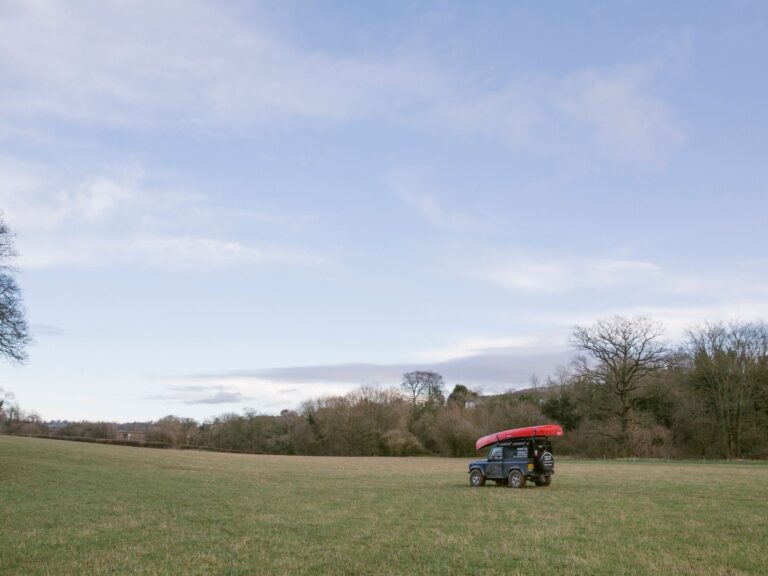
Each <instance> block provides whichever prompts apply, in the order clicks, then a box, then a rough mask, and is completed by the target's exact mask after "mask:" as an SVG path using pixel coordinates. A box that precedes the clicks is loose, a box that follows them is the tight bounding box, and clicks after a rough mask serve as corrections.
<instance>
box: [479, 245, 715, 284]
mask: <svg viewBox="0 0 768 576" xmlns="http://www.w3.org/2000/svg"><path fill="white" fill-rule="evenodd" d="M472 274H474V275H476V276H478V277H480V278H483V279H485V280H488V281H490V282H492V283H494V284H497V285H499V286H502V287H504V288H508V289H510V290H513V291H519V292H537V293H549V294H557V293H567V292H574V291H578V290H609V289H615V288H618V287H625V288H630V287H643V288H644V289H647V290H648V291H649V292H651V293H662V292H663V293H672V294H684V293H690V292H695V291H701V290H704V289H709V288H711V287H712V286H713V285H714V284H713V283H712V280H708V279H706V278H704V277H700V276H693V275H688V274H685V273H683V272H678V271H670V270H667V269H665V268H664V267H663V266H661V265H659V264H657V263H655V262H650V261H647V260H634V259H627V258H609V257H605V258H600V257H581V258H576V257H575V258H568V259H562V258H552V257H547V256H541V255H540V256H538V257H536V256H533V255H531V254H521V253H510V254H509V255H507V256H495V257H493V258H491V259H490V261H488V262H486V263H485V264H481V265H480V266H479V267H478V266H475V268H474V272H472Z"/></svg>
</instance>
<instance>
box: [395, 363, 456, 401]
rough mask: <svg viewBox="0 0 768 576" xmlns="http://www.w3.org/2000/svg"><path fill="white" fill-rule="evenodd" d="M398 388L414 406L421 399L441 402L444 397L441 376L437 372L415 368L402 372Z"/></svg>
mask: <svg viewBox="0 0 768 576" xmlns="http://www.w3.org/2000/svg"><path fill="white" fill-rule="evenodd" d="M400 389H401V390H402V391H403V392H405V394H406V395H407V396H408V399H409V400H410V401H411V402H412V403H413V405H414V406H415V405H416V404H417V403H418V402H419V401H421V400H424V399H426V400H434V401H438V402H440V403H442V401H441V400H442V399H444V398H445V390H444V386H443V377H442V376H441V375H440V374H438V373H437V372H429V371H425V370H415V371H413V372H406V373H405V374H403V381H402V383H401V384H400Z"/></svg>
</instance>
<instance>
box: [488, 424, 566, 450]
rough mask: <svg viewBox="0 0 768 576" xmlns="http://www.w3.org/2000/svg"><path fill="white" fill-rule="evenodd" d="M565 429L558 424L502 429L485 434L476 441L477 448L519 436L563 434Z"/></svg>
mask: <svg viewBox="0 0 768 576" xmlns="http://www.w3.org/2000/svg"><path fill="white" fill-rule="evenodd" d="M562 435H563V429H562V428H561V427H560V426H558V425H557V424H544V425H542V426H527V427H526V428H512V429H511V430H502V431H501V432H496V433H495V434H489V435H488V436H483V437H482V438H480V439H478V441H477V442H475V449H476V450H482V449H483V448H485V447H486V446H490V445H491V444H496V443H497V442H506V441H509V440H515V439H518V438H532V437H535V436H562Z"/></svg>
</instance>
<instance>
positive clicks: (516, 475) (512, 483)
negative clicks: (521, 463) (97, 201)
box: [509, 470, 525, 488]
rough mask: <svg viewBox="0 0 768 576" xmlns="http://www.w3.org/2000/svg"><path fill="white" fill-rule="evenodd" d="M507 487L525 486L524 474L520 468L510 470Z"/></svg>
mask: <svg viewBox="0 0 768 576" xmlns="http://www.w3.org/2000/svg"><path fill="white" fill-rule="evenodd" d="M509 487H510V488H525V476H523V473H522V472H520V470H512V472H510V473H509Z"/></svg>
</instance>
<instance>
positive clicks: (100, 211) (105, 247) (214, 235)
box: [0, 158, 327, 269]
mask: <svg viewBox="0 0 768 576" xmlns="http://www.w3.org/2000/svg"><path fill="white" fill-rule="evenodd" d="M55 173H56V171H55V170H54V168H52V167H48V166H40V165H32V164H25V163H21V162H18V161H14V160H12V159H8V158H0V206H2V207H3V211H4V217H5V219H6V220H7V222H8V224H9V225H10V226H11V228H12V229H13V230H14V231H15V232H17V247H18V252H19V258H18V260H17V264H18V265H20V266H21V267H22V268H26V269H35V268H38V269H39V268H50V267H62V266H68V267H72V266H75V267H97V266H105V265H113V264H138V265H142V266H146V265H152V266H155V265H156V266H163V267H175V268H192V269H200V268H203V269H206V268H218V267H227V266H249V265H263V264H285V265H293V266H310V267H317V266H322V265H324V264H325V263H327V258H326V257H325V256H323V255H322V254H321V253H320V252H319V251H317V250H316V249H314V248H313V249H305V248H302V247H292V246H285V245H274V244H271V243H269V242H266V241H261V242H255V241H253V240H249V239H246V238H238V237H234V238H226V237H224V238H222V237H220V236H221V232H220V229H221V228H224V229H225V230H226V229H227V226H226V223H228V222H230V221H231V220H233V218H232V217H231V215H230V214H229V213H228V212H226V211H221V210H217V209H215V208H214V207H213V205H212V204H211V203H210V202H209V201H208V200H207V199H206V197H205V196H203V195H201V194H197V193H187V192H179V191H175V190H162V189H157V188H154V187H152V186H150V185H148V184H147V182H146V174H145V173H144V170H143V169H142V168H141V167H140V166H127V167H112V168H105V169H104V170H102V171H101V172H98V173H96V174H94V175H85V176H78V175H61V174H60V175H59V178H54V174H55ZM65 176H66V177H69V178H70V181H66V180H64V177H65ZM238 217H239V218H245V219H247V220H249V221H258V222H261V223H263V224H264V225H265V226H272V227H273V228H279V229H281V230H282V229H288V230H300V229H303V228H304V227H306V225H307V223H308V222H310V223H311V222H312V221H313V219H312V218H311V217H309V216H306V215H299V216H296V217H291V216H288V215H282V214H272V213H269V212H265V211H261V212H258V211H247V210H246V211H244V213H243V214H238Z"/></svg>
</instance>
